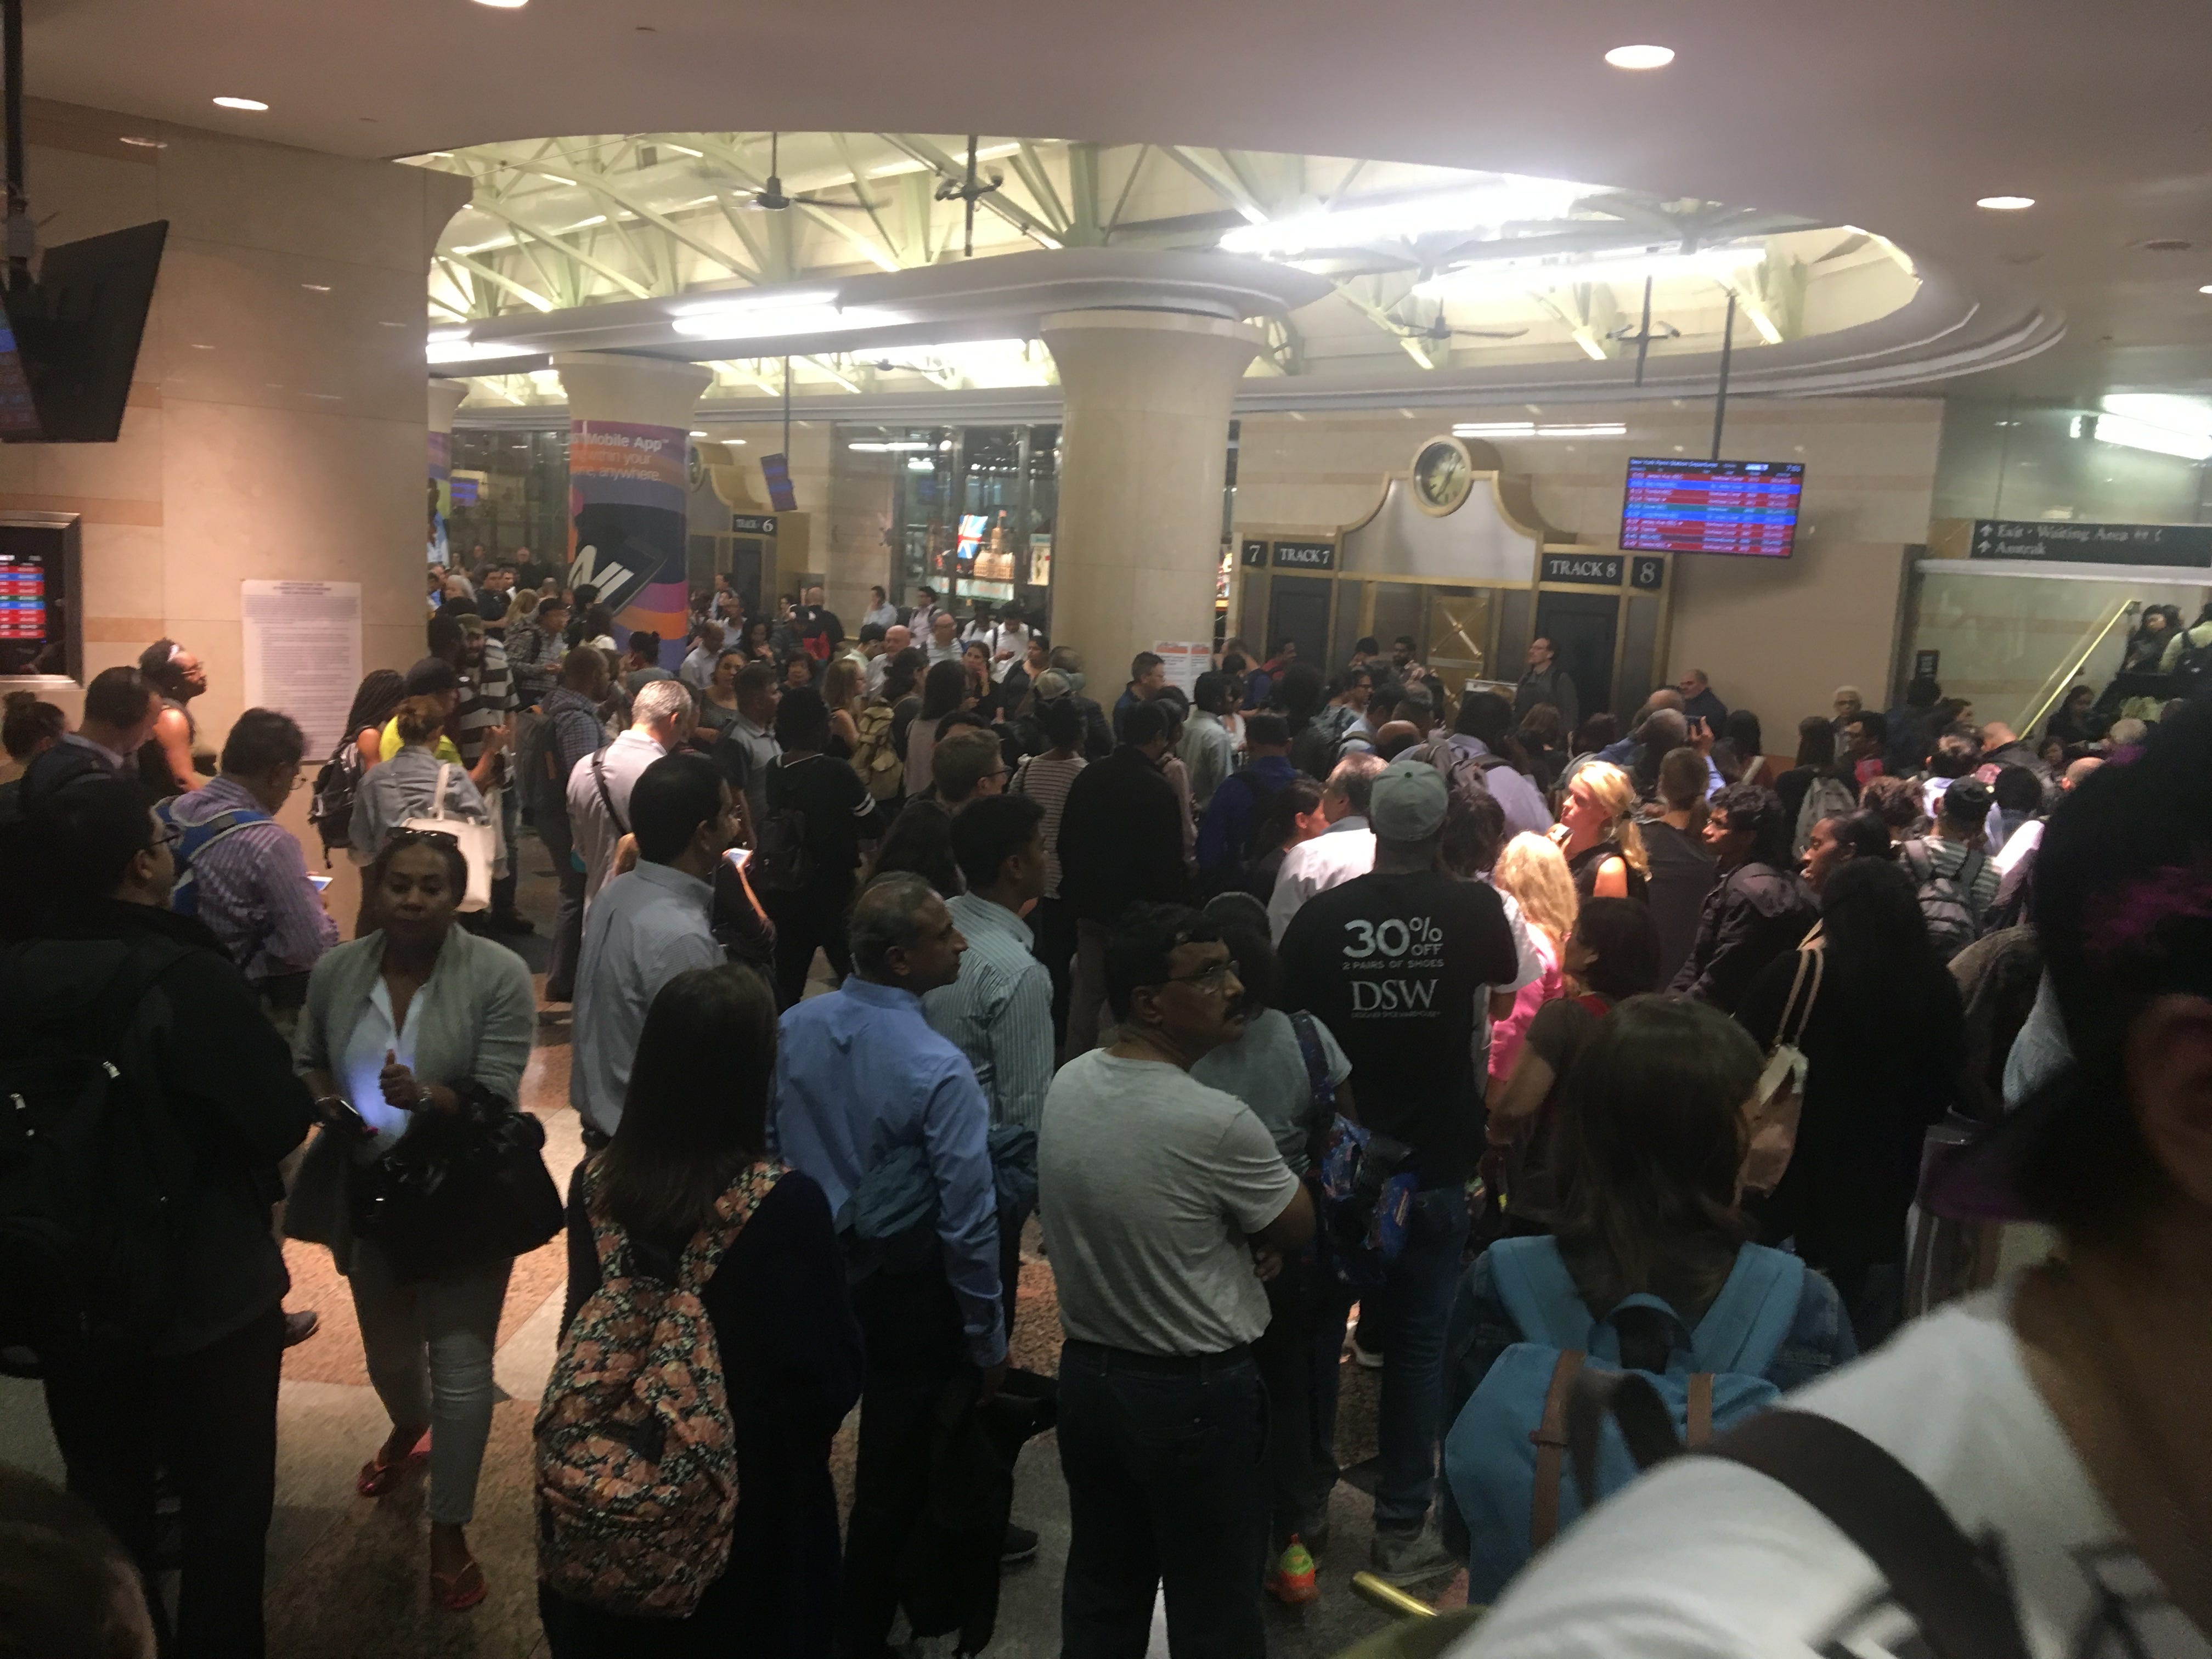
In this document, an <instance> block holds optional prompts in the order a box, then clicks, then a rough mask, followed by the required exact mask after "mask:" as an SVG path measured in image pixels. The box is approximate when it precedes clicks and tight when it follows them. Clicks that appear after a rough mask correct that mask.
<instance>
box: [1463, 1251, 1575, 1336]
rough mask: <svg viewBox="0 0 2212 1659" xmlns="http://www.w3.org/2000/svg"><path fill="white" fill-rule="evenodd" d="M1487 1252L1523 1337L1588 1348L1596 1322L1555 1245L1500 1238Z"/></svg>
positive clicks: (1495, 1280) (1500, 1297) (1508, 1309)
mask: <svg viewBox="0 0 2212 1659" xmlns="http://www.w3.org/2000/svg"><path fill="white" fill-rule="evenodd" d="M1486 1255H1488V1256H1489V1257H1490V1280H1491V1283H1492V1285H1496V1286H1497V1288H1498V1300H1499V1301H1501V1302H1503V1303H1504V1304H1505V1311H1506V1312H1507V1313H1509V1314H1510V1315H1511V1316H1513V1322H1514V1324H1515V1325H1516V1326H1518V1327H1519V1328H1520V1331H1521V1334H1522V1336H1523V1337H1525V1338H1526V1339H1527V1340H1529V1341H1531V1342H1542V1343H1547V1344H1549V1345H1550V1346H1553V1347H1554V1348H1561V1349H1567V1350H1583V1351H1587V1350H1588V1348H1589V1340H1590V1328H1591V1326H1592V1325H1593V1324H1594V1323H1595V1322H1594V1321H1593V1320H1592V1319H1591V1318H1590V1310H1589V1305H1588V1304H1585V1303H1584V1302H1583V1298H1582V1293H1581V1292H1580V1291H1577V1290H1576V1289H1575V1280H1574V1275H1573V1274H1571V1273H1569V1272H1568V1271H1567V1264H1566V1260H1565V1257H1563V1256H1561V1255H1560V1254H1559V1246H1558V1245H1557V1244H1556V1243H1553V1241H1552V1240H1551V1239H1549V1238H1501V1239H1499V1240H1498V1242H1497V1243H1494V1244H1492V1245H1491V1247H1490V1248H1489V1249H1488V1251H1486Z"/></svg>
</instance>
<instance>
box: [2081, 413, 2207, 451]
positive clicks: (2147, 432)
mask: <svg viewBox="0 0 2212 1659" xmlns="http://www.w3.org/2000/svg"><path fill="white" fill-rule="evenodd" d="M2093 419H2094V420H2095V422H2096V428H2095V435H2096V438H2097V441H2099V442H2100V443H2108V444H2118V445H2119V446H2120V447H2122V448H2124V449H2147V450H2149V451H2150V452H2151V453H2154V454H2158V455H2178V456H2179V457H2180V458H2181V459H2183V460H2185V461H2203V460H2212V437H2207V436H2198V435H2192V434H2190V433H2187V432H2175V431H2173V430H2172V429H2170V428H2166V427H2162V426H2153V425H2152V424H2151V423H2150V422H2148V421H2137V420H2132V419H2130V417H2128V416H2124V415H2099V416H2093ZM2084 424H2086V423H2084Z"/></svg>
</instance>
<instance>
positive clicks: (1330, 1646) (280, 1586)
mask: <svg viewBox="0 0 2212 1659" xmlns="http://www.w3.org/2000/svg"><path fill="white" fill-rule="evenodd" d="M523 869H524V880H523V883H522V892H521V898H520V902H521V907H522V908H523V909H524V911H525V913H526V914H527V915H532V917H533V918H534V919H535V920H537V921H538V925H539V933H538V937H537V938H535V939H524V940H521V941H520V942H519V946H518V948H519V949H520V951H521V953H522V954H523V955H524V956H525V957H526V958H527V959H529V960H530V961H531V963H532V969H533V970H535V971H537V972H538V974H539V975H541V980H540V983H541V985H542V982H543V981H542V974H543V970H544V957H545V950H546V947H545V939H544V934H545V930H546V928H547V927H548V926H549V925H550V920H551V908H552V898H553V890H552V882H551V880H550V873H549V872H548V871H547V868H546V864H545V860H544V854H543V853H542V852H541V851H539V850H538V847H537V844H536V842H534V841H529V840H527V838H526V851H525V854H524V857H523ZM820 971H822V964H820V963H818V962H817V973H818V972H820ZM816 988H817V990H818V989H824V988H827V987H826V983H825V984H820V985H817V987H816ZM523 1096H524V1098H523V1105H524V1107H525V1108H526V1109H528V1110H530V1111H532V1112H534V1113H535V1114H537V1115H538V1116H539V1117H540V1118H541V1119H542V1120H544V1123H545V1127H546V1149H545V1150H546V1161H547V1163H548V1164H549V1165H550V1168H551V1169H552V1171H553V1174H554V1176H555V1178H556V1180H557V1181H558V1182H560V1183H561V1184H562V1188H563V1190H565V1189H566V1187H567V1182H568V1172H569V1170H570V1169H571V1168H572V1167H573V1165H574V1163H575V1161H576V1158H577V1157H578V1155H579V1153H580V1142H579V1140H578V1138H577V1133H576V1119H575V1115H574V1113H573V1112H572V1111H571V1110H570V1109H569V1108H568V1028H567V1024H566V1022H565V1020H562V1019H558V1018H549V1019H547V1020H545V1021H544V1022H543V1023H542V1024H541V1025H540V1027H539V1036H538V1048H537V1051H536V1053H535V1054H532V1057H531V1063H530V1066H529V1070H528V1071H527V1072H526V1073H525V1076H524V1080H523ZM1031 1243H1032V1249H1031V1251H1030V1253H1029V1255H1027V1256H1026V1257H1025V1261H1024V1270H1023V1274H1022V1281H1023V1283H1022V1313H1021V1316H1020V1317H1019V1318H1018V1322H1017V1330H1016V1337H1017V1344H1018V1353H1017V1356H1016V1358H1017V1361H1018V1363H1021V1364H1027V1365H1029V1366H1030V1367H1031V1368H1033V1369H1037V1370H1047V1371H1049V1370H1054V1369H1056V1367H1057V1363H1058V1353H1059V1323H1058V1318H1057V1307H1056V1304H1055V1301H1054V1296H1053V1291H1052V1275H1051V1269H1050V1268H1049V1267H1048V1265H1047V1264H1046V1263H1045V1262H1044V1261H1042V1259H1040V1258H1038V1257H1037V1256H1036V1253H1035V1250H1034V1234H1032V1240H1031ZM560 1248H561V1247H560V1243H559V1241H557V1240H556V1242H555V1243H553V1244H552V1245H550V1246H548V1247H547V1249H545V1250H544V1251H541V1252H539V1253H538V1255H537V1256H535V1257H533V1258H525V1260H524V1261H522V1262H520V1263H518V1264H517V1270H516V1273H515V1277H514V1279H513V1282H512V1283H511V1284H510V1286H509V1290H508V1296H507V1309H506V1312H505V1314H504V1316H502V1318H501V1322H500V1346H499V1350H498V1356H497V1361H496V1376H497V1379H498V1383H499V1387H500V1389H501V1396H502V1397H501V1400H500V1401H499V1402H498V1404H497V1405H496V1406H495V1407H494V1409H493V1414H492V1431H491V1441H490V1444H489V1449H488V1450H487V1453H486V1455H485V1459H484V1467H483V1479H482V1481H481V1482H480V1484H479V1486H478V1492H477V1517H476V1522H475V1524H474V1525H473V1526H472V1527H471V1528H470V1534H469V1535H470V1541H471V1544H472V1546H473V1547H474V1548H475V1550H476V1552H477V1555H478V1556H479V1557H480V1558H481V1559H482V1560H483V1564H484V1567H485V1571H486V1575H487V1577H489V1581H490V1585H491V1595H490V1597H489V1600H487V1601H484V1602H483V1604H482V1605H481V1606H479V1607H477V1608H475V1609H474V1610H473V1611H471V1612H469V1613H462V1614H453V1613H445V1612H443V1611H441V1610H440V1609H438V1608H436V1607H433V1606H432V1604H431V1603H430V1601H429V1598H428V1589H427V1549H428V1545H427V1525H426V1522H424V1520H423V1516H422V1501H423V1492H422V1480H421V1477H420V1475H419V1474H417V1475H416V1476H415V1477H413V1478H410V1480H406V1481H404V1482H403V1484H402V1485H401V1486H400V1487H399V1488H398V1490H397V1491H395V1492H392V1493H391V1494H390V1495H389V1496H387V1497H386V1498H382V1499H380V1500H378V1501H375V1502H368V1501H364V1500H362V1498H357V1497H356V1496H355V1495H354V1491H353V1480H354V1474H355V1471H356V1469H357V1468H359V1467H360V1465H361V1463H362V1461H363V1460H364V1459H366V1458H367V1457H368V1455H370V1453H371V1452H373V1451H374V1449H375V1448H376V1446H377V1445H378V1443H380V1441H381V1440H382V1438H383V1437H384V1434H385V1432H386V1428H387V1426H388V1425H387V1424H386V1419H385V1416H384V1413H383V1411H382V1410H381V1408H380V1407H379V1405H378V1403H377V1400H376V1396H375V1395H374V1392H373V1391H372V1390H371V1389H369V1388H368V1380H367V1377H366V1375H365V1373H364V1371H363V1368H362V1358H361V1349H360V1340H359V1337H358V1335H357V1334H356V1329H355V1326H354V1322H353V1315H352V1309H351V1306H350V1304H349V1301H348V1298H347V1296H346V1292H345V1288H344V1281H343V1279H341V1278H339V1277H338V1276H337V1274H336V1273H333V1272H332V1271H331V1267H330V1262H329V1258H328V1255H327V1254H326V1253H325V1252H321V1251H319V1250H314V1249H309V1248H308V1247H305V1246H301V1245H298V1244H295V1245H292V1246H290V1247H289V1250H288V1259H289V1261H290V1262H291V1266H292V1270H293V1275H294V1279H295V1291H294V1294H293V1296H292V1297H291V1299H290V1302H289V1305H290V1306H292V1307H295V1308H297V1307H303V1306H312V1307H314V1308H316V1309H318V1310H319V1311H320V1312H321V1314H322V1316H323V1322H322V1327H321V1328H320V1330H319V1332H318V1333H317V1334H316V1335H315V1336H314V1337H313V1339H312V1340H310V1341H308V1342H307V1343H306V1344H304V1345H302V1346H301V1347H299V1348H295V1349H294V1350H293V1351H292V1352H291V1353H290V1354H289V1355H288V1356H287V1361H286V1366H285V1380H284V1383H283V1391H282V1395H281V1397H280V1400H279V1404H278V1413H279V1422H278V1447H277V1487H276V1504H277V1507H276V1521H275V1524H274V1525H273V1527H272V1528H271V1530H270V1565H269V1628H270V1654H271V1655H272V1656H275V1659H370V1656H376V1659H398V1656H405V1659H415V1656H422V1659H445V1656H456V1659H458V1656H472V1659H526V1656H536V1655H540V1654H542V1653H543V1652H544V1640H543V1637H542V1634H541V1632H540V1631H539V1629H538V1615H537V1606H536V1593H535V1584H534V1562H533V1559H532V1534H531V1524H530V1486H529V1458H530V1427H531V1421H532V1417H533V1416H534V1414H535V1413H536V1411H537V1407H538V1397H539V1395H541V1393H542V1392H543V1390H544V1383H545V1378H546V1376H547V1374H548V1372H549V1371H550V1368H551V1365H552V1363H553V1354H554V1345H555V1339H556V1334H557V1328H558V1324H559V1320H560V1315H561V1305H562V1281H563V1273H562V1261H561V1256H560ZM1374 1408H1375V1391H1374V1385H1373V1375H1372V1373H1369V1372H1364V1371H1360V1370H1357V1369H1355V1368H1352V1367H1351V1366H1349V1365H1347V1367H1346V1374H1345V1389H1344V1400H1343V1407H1342V1421H1341V1423H1340V1431H1339V1454H1340V1457H1341V1458H1342V1460H1343V1461H1344V1462H1345V1463H1346V1464H1347V1465H1350V1464H1352V1463H1354V1462H1357V1461H1358V1460H1359V1459H1361V1458H1364V1457H1366V1456H1368V1455H1370V1454H1371V1453H1372V1451H1373V1449H1374V1436H1373V1423H1374ZM853 1431H854V1425H853V1424H852V1423H848V1424H847V1425H846V1426H845V1431H844V1433H843V1434H842V1435H841V1436H840V1437H839V1441H838V1445H837V1448H836V1452H835V1453H834V1454H833V1461H834V1463H835V1465H836V1474H837V1475H838V1483H839V1487H840V1491H841V1493H842V1492H848V1488H849V1480H850V1467H851V1455H852V1454H851V1448H852V1443H853V1441H852V1437H853ZM0 1460H4V1461H6V1462H13V1463H18V1464H22V1465H26V1466H28V1467H30V1468H37V1469H40V1470H42V1471H45V1472H46V1473H49V1474H54V1475H56V1476H57V1477H58V1475H59V1474H60V1460H59V1457H58V1454H57V1453H56V1451H55V1449H54V1447H53V1443H52V1437H51V1436H50V1435H49V1434H48V1432H47V1430H46V1413H45V1409H44V1406H43V1403H42V1401H40V1396H39V1394H38V1389H37V1387H36V1385H35V1384H32V1383H21V1382H18V1381H15V1380H13V1379H9V1378H0ZM1014 1517H1015V1519H1016V1520H1017V1521H1018V1522H1022V1523H1023V1524H1024V1525H1027V1526H1030V1527H1032V1528H1036V1531H1037V1532H1038V1534H1040V1536H1041V1538H1042V1545H1041V1547H1040V1548H1039V1551H1038V1553H1037V1556H1036V1559H1035V1560H1034V1561H1032V1562H1030V1563H1029V1564H1028V1565H1024V1566H1020V1567H1017V1568H1014V1569H1011V1570H1010V1571H1008V1573H1007V1575H1006V1582H1005V1587H1004V1591H1003V1595H1002V1598H1001V1603H1000V1620H999V1632H998V1636H997V1638H996V1639H995V1640H994V1642H993V1644H992V1645H991V1648H990V1650H989V1651H990V1652H991V1653H992V1654H993V1655H994V1656H1000V1659H1048V1656H1051V1655H1054V1654H1056V1653H1058V1652H1059V1650H1060V1613H1059V1601H1060V1564H1061V1562H1062V1561H1064V1560H1065V1559H1066V1548H1067V1506H1066V1489H1065V1487H1064V1486H1062V1485H1061V1482H1060V1469H1059V1465H1058V1462H1057V1458H1056V1455H1055V1453H1054V1447H1053V1443H1052V1439H1051V1437H1050V1436H1045V1437H1042V1438H1041V1439H1039V1440H1036V1441H1034V1442H1032V1443H1030V1445H1029V1446H1028V1447H1027V1448H1026V1449H1025V1450H1024V1453H1023V1455H1022V1461H1021V1463H1020V1466H1019V1468H1018V1472H1017V1478H1016V1486H1015V1498H1014ZM1332 1521H1333V1525H1334V1541H1333V1543H1332V1546H1331V1549H1330V1553H1329V1556H1328V1559H1326V1560H1324V1561H1323V1563H1322V1589H1323V1595H1322V1601H1320V1602H1319V1603H1318V1604H1316V1605H1315V1606H1313V1607H1309V1608H1308V1609H1306V1610H1305V1611H1304V1612H1303V1613H1292V1612H1290V1611H1288V1610H1286V1609H1283V1608H1279V1607H1274V1606H1273V1605H1272V1604H1270V1606H1269V1608H1268V1613H1269V1641H1268V1645H1269V1650H1270V1653H1271V1655H1273V1656H1275V1659H1308V1656H1320V1655H1324V1654H1330V1653H1334V1652H1337V1651H1339V1650H1342V1649H1343V1648H1346V1647H1347V1646H1349V1645H1351V1644H1352V1643H1354V1642H1356V1641H1358V1639H1360V1638H1362V1637H1364V1636H1365V1635H1368V1634H1370V1632H1373V1631H1375V1630H1376V1629H1379V1628H1381V1626H1383V1623H1384V1622H1385V1620H1384V1617H1383V1615H1382V1614H1381V1613H1376V1612H1375V1611H1373V1610H1372V1609H1370V1608H1369V1607H1366V1606H1365V1605H1364V1604H1363V1603H1362V1602H1360V1601H1358V1600H1357V1599H1356V1598H1355V1597H1354V1596H1353V1595H1352V1593H1351V1591H1350V1589H1349V1588H1348V1581H1349V1579H1350V1577H1351V1574H1352V1571H1353V1570H1354V1569H1355V1568H1356V1567H1358V1566H1362V1565H1364V1564H1365V1559H1366V1554H1367V1544H1368V1540H1369V1537H1370V1504H1369V1500H1368V1498H1367V1497H1366V1495H1365V1494H1364V1492H1360V1491H1359V1490H1358V1489H1357V1488H1356V1487H1355V1486H1353V1485H1352V1484H1351V1483H1350V1482H1348V1481H1347V1482H1346V1484H1344V1485H1342V1486H1339V1488H1338V1489H1337V1493H1336V1497H1335V1499H1334V1505H1333V1515H1332ZM1460 1594H1461V1592H1460V1590H1459V1589H1458V1587H1457V1586H1456V1585H1455V1586H1454V1587H1453V1588H1452V1590H1451V1591H1450V1593H1449V1594H1448V1595H1446V1597H1445V1598H1444V1599H1445V1600H1447V1601H1449V1600H1455V1599H1457V1598H1458V1596H1459V1595H1460ZM1152 1651H1153V1652H1154V1653H1155V1654H1158V1655H1162V1656H1164V1655H1165V1654H1166V1651H1167V1647H1166V1641H1165V1636H1164V1627H1163V1626H1160V1625H1159V1623H1158V1619H1157V1617H1156V1620H1155V1629H1154V1634H1153V1641H1152Z"/></svg>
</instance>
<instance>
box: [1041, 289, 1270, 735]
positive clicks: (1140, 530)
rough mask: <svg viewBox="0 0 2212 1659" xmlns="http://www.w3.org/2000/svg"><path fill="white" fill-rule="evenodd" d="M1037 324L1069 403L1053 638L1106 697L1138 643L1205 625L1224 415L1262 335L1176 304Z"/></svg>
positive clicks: (1190, 635)
mask: <svg viewBox="0 0 2212 1659" xmlns="http://www.w3.org/2000/svg"><path fill="white" fill-rule="evenodd" d="M1042 333H1043V336H1044V342H1045V344H1046V345H1047V346H1048V347H1049V348H1050V349H1051V351H1052V355H1053V361H1054V362H1055V363H1057V364H1058V365H1059V368H1060V389H1061V391H1062V392H1063V394H1064V395H1065V398H1066V414H1065V415H1064V416H1062V424H1061V428H1060V513H1059V518H1058V521H1057V523H1056V524H1055V526H1054V535H1053V548H1052V623H1053V642H1054V644H1055V645H1070V646H1073V647H1075V648H1076V649H1077V650H1078V651H1079V652H1081V653H1083V661H1084V670H1085V678H1087V680H1088V682H1089V684H1088V687H1087V690H1088V693H1089V695H1090V696H1093V697H1096V698H1097V700H1098V701H1099V702H1102V703H1104V704H1105V705H1107V706H1108V707H1109V708H1110V707H1111V706H1112V705H1113V702H1114V699H1115V697H1117V696H1120V695H1121V688H1122V686H1123V684H1126V683H1127V679H1128V678H1129V659H1130V658H1132V657H1133V656H1134V655H1135V654H1136V653H1138V652H1139V651H1146V650H1150V649H1151V648H1152V644H1153V642H1154V641H1158V640H1205V639H1210V638H1212V633H1213V591H1214V580H1215V574H1216V572H1217V570H1218V568H1219V563H1220V557H1221V527H1222V503H1221V495H1222V488H1223V471H1224V469H1225V465H1226V463H1227V460H1228V453H1229V413H1230V409H1231V404H1232V402H1233V400H1234V398H1235V397H1236V392H1237V381H1238V380H1240V379H1241V378H1242V377H1243V373H1244V368H1245V365H1246V364H1248V363H1249V362H1251V361H1252V358H1253V356H1255V353H1257V351H1258V350H1259V349H1260V347H1261V335H1260V333H1259V331H1257V330H1255V329H1253V328H1249V327H1248V326H1246V325H1243V324H1241V323H1232V322H1226V321H1224V320H1222V319H1219V318H1215V317H1201V316H1196V315H1192V314H1189V313H1182V312H1172V311H1066V312H1060V313H1055V314H1054V315H1052V316H1048V317H1046V318H1045V319H1043V323H1042Z"/></svg>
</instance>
